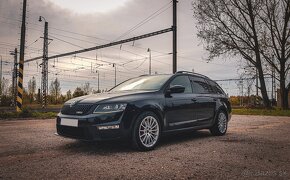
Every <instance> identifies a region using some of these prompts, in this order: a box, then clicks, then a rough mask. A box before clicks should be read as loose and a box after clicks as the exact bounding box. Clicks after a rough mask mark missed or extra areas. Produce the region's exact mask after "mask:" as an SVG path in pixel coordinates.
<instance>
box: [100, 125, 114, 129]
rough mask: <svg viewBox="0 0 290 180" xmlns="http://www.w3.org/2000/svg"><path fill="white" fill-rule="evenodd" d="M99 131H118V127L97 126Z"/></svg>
mask: <svg viewBox="0 0 290 180" xmlns="http://www.w3.org/2000/svg"><path fill="white" fill-rule="evenodd" d="M98 129H99V130H107V129H119V125H112V126H98Z"/></svg>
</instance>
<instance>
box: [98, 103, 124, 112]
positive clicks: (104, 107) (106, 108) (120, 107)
mask: <svg viewBox="0 0 290 180" xmlns="http://www.w3.org/2000/svg"><path fill="white" fill-rule="evenodd" d="M126 106H127V104H124V103H118V104H100V105H98V106H97V107H96V109H95V110H94V113H115V112H122V111H124V110H125V109H126Z"/></svg>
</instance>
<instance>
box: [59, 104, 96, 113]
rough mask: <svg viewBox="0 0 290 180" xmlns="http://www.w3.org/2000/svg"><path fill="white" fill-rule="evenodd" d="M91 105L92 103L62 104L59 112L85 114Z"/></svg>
mask: <svg viewBox="0 0 290 180" xmlns="http://www.w3.org/2000/svg"><path fill="white" fill-rule="evenodd" d="M92 107H93V105H92V104H76V105H74V106H70V105H64V106H63V107H62V109H61V113H62V114H65V115H85V114H87V113H88V112H89V111H90V109H91V108H92Z"/></svg>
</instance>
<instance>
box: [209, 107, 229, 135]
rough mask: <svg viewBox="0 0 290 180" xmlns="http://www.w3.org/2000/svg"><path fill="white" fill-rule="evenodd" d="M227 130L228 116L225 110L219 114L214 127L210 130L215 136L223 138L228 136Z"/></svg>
mask: <svg viewBox="0 0 290 180" xmlns="http://www.w3.org/2000/svg"><path fill="white" fill-rule="evenodd" d="M227 129H228V116H227V114H226V113H225V112H224V111H223V110H220V111H218V113H217V116H216V118H215V123H214V125H213V126H212V127H211V128H210V132H211V134H212V135H214V136H223V135H225V134H226V132H227Z"/></svg>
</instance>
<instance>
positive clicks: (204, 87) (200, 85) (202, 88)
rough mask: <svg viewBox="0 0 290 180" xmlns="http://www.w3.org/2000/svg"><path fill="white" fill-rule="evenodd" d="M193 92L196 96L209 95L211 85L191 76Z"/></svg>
mask: <svg viewBox="0 0 290 180" xmlns="http://www.w3.org/2000/svg"><path fill="white" fill-rule="evenodd" d="M190 80H191V83H192V90H193V93H194V94H208V93H210V92H211V89H210V86H209V84H208V83H207V82H206V81H205V80H204V78H201V77H196V76H191V77H190Z"/></svg>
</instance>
